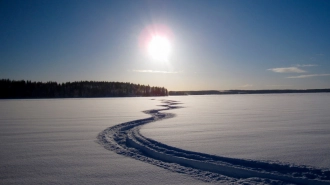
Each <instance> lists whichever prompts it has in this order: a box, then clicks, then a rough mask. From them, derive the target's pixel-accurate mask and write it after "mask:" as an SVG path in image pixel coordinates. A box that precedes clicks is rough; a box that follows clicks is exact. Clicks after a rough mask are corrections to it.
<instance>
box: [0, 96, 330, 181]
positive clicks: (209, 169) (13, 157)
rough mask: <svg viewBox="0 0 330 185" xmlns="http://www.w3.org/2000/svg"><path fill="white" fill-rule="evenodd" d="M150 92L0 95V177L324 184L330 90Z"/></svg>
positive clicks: (328, 149) (327, 173) (328, 165)
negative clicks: (177, 94) (123, 95)
mask: <svg viewBox="0 0 330 185" xmlns="http://www.w3.org/2000/svg"><path fill="white" fill-rule="evenodd" d="M151 99H152V98H107V99H54V100H1V101H0V184H35V183H37V184H41V183H47V184H50V183H54V184H203V183H206V182H213V183H219V184H289V183H293V184H330V171H329V169H328V168H330V162H329V154H330V147H329V144H328V142H329V141H330V125H329V124H330V116H329V112H330V111H329V105H330V94H282V95H225V96H219V95H218V96H184V97H182V96H181V97H165V98H164V97H161V98H154V100H151ZM163 99H165V100H163ZM161 100H162V101H161ZM169 100H175V101H169ZM179 103H182V104H179ZM157 105H163V106H157ZM165 109H167V110H165ZM142 111H144V113H143V112H142ZM175 115H176V116H175ZM143 124H145V125H143ZM173 147H175V148H173ZM305 165H307V166H305Z"/></svg>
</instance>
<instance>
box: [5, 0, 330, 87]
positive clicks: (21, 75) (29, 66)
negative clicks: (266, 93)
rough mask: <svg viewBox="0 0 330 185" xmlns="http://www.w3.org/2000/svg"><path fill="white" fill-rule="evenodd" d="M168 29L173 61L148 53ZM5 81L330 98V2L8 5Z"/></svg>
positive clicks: (68, 0)
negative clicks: (321, 91)
mask: <svg viewBox="0 0 330 185" xmlns="http://www.w3.org/2000/svg"><path fill="white" fill-rule="evenodd" d="M158 29H159V30H163V31H164V30H165V33H166V34H167V36H168V39H169V40H170V43H171V46H172V48H171V55H170V56H169V59H168V60H167V61H157V60H154V59H153V58H151V57H150V56H149V55H148V54H147V51H146V50H147V49H146V47H145V46H144V42H145V41H144V39H145V38H146V37H148V33H150V30H154V31H155V30H156V31H159V30H158ZM146 30H147V31H146ZM0 78H9V79H13V80H21V79H24V80H32V81H57V82H67V81H81V80H88V81H89V80H95V81H120V82H132V83H140V84H146V85H147V84H149V85H152V86H164V87H166V88H168V89H169V90H202V89H204V90H210V89H214V90H225V89H305V88H330V1H329V0H324V1H322V0H310V1H305V0H283V1H280V0H276V1H269V0H261V1H257V0H251V1H245V0H240V1H236V0H226V1H221V0H214V1H211V0H209V1H208V0H197V1H194V0H186V1H185V0H173V1H170V0H166V1H156V0H150V1H142V0H141V1H139V0H132V1H125V0H118V1H110V0H106V1H101V0H95V1H92V0H91V1H84V0H77V1H73V0H65V1H60V0H40V1H33V0H29V1H26V0H22V1H16V0H0Z"/></svg>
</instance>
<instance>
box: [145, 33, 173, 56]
mask: <svg viewBox="0 0 330 185" xmlns="http://www.w3.org/2000/svg"><path fill="white" fill-rule="evenodd" d="M170 52H171V44H170V41H169V39H168V38H167V37H165V36H160V35H154V36H152V38H151V40H150V42H149V44H148V53H149V55H150V56H151V57H152V58H153V59H154V60H157V61H167V60H168V58H169V55H170Z"/></svg>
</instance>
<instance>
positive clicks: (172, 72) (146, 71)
mask: <svg viewBox="0 0 330 185" xmlns="http://www.w3.org/2000/svg"><path fill="white" fill-rule="evenodd" d="M132 71H133V72H137V73H164V74H175V73H179V72H177V71H155V70H139V69H133V70H132Z"/></svg>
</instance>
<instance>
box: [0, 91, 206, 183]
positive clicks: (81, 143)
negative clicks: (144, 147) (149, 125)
mask: <svg viewBox="0 0 330 185" xmlns="http://www.w3.org/2000/svg"><path fill="white" fill-rule="evenodd" d="M155 99H156V98H155ZM158 104H159V102H158V101H151V100H150V98H144V97H138V98H83V99H36V100H32V99H30V100H0V184H1V185H7V184H65V185H66V184H111V185H122V184H137V185H144V184H162V185H168V184H205V183H203V182H202V181H198V180H196V179H194V178H191V177H189V176H188V175H185V174H179V173H173V172H171V171H168V170H165V169H163V168H159V167H157V166H154V165H150V164H148V163H143V162H141V161H138V160H134V159H132V158H129V157H125V156H122V155H118V154H116V153H114V152H109V151H108V150H104V148H103V147H102V146H101V145H99V144H97V143H96V141H97V139H96V136H97V135H98V134H99V132H100V131H101V130H104V129H105V128H107V127H109V126H114V125H116V124H118V123H123V122H127V121H130V120H136V119H143V118H147V117H148V115H147V114H144V113H142V112H141V111H143V110H147V109H152V108H157V105H158Z"/></svg>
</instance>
